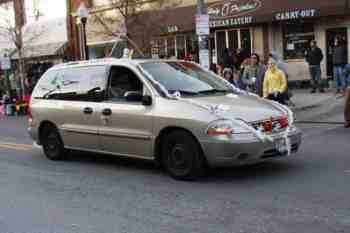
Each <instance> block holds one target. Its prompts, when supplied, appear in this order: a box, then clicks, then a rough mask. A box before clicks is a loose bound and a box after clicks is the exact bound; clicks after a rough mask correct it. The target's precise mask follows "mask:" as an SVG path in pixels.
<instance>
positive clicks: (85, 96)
mask: <svg viewBox="0 0 350 233" xmlns="http://www.w3.org/2000/svg"><path fill="white" fill-rule="evenodd" d="M292 115H293V114H292V112H291V111H290V110H289V109H288V108H287V107H284V106H282V105H279V104H278V103H274V102H271V101H268V100H264V99H261V98H259V97H257V96H255V95H251V94H247V93H245V92H242V91H240V90H238V89H235V88H234V87H233V86H232V85H231V84H230V83H228V82H227V81H225V80H224V79H222V78H221V77H219V76H216V75H215V74H214V73H211V72H209V71H206V70H204V69H202V68H201V67H200V66H199V65H197V64H195V63H191V62H185V61H176V60H174V61H172V60H128V59H113V58H112V59H103V60H94V61H86V62H73V63H67V64H62V65H57V66H54V67H53V68H51V69H50V70H48V71H47V72H46V73H45V74H44V75H43V77H42V78H41V79H40V81H39V82H38V84H37V86H36V87H35V89H34V92H33V94H32V98H31V102H30V121H29V133H30V135H31V137H32V138H33V139H34V141H35V142H36V143H37V144H38V145H41V146H42V147H43V151H44V153H45V154H46V156H47V157H48V158H49V159H52V160H61V159H64V158H65V157H66V156H67V151H69V150H79V151H89V152H97V153H104V154H112V155H117V156H126V157H132V158H141V159H147V160H154V161H156V162H159V163H160V164H161V165H163V166H164V167H165V168H166V170H167V171H168V172H169V174H170V175H171V176H172V177H174V178H176V179H181V180H193V179H196V178H199V177H200V176H201V175H203V174H204V172H205V170H206V168H208V167H227V166H235V165H244V164H251V163H258V162H261V161H266V160H271V159H277V158H282V157H287V156H288V155H290V154H291V153H294V152H296V151H297V150H298V148H299V146H300V144H301V132H300V130H299V129H297V128H296V127H295V126H294V124H293V116H292Z"/></svg>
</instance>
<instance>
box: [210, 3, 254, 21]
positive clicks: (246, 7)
mask: <svg viewBox="0 0 350 233" xmlns="http://www.w3.org/2000/svg"><path fill="white" fill-rule="evenodd" d="M260 7H261V1H260V0H226V1H224V2H223V3H216V4H213V5H211V6H210V7H208V14H209V15H210V19H211V20H223V19H229V18H234V17H238V16H242V15H246V14H248V13H251V12H254V11H256V10H257V9H259V8H260Z"/></svg>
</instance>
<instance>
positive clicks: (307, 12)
mask: <svg viewBox="0 0 350 233" xmlns="http://www.w3.org/2000/svg"><path fill="white" fill-rule="evenodd" d="M318 16H320V11H319V10H317V9H303V10H290V11H285V12H279V13H277V14H276V15H275V20H279V21H280V20H295V19H304V18H312V17H318Z"/></svg>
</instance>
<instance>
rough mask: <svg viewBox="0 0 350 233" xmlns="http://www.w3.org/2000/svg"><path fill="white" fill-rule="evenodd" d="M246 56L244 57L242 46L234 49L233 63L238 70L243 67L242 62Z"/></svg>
mask: <svg viewBox="0 0 350 233" xmlns="http://www.w3.org/2000/svg"><path fill="white" fill-rule="evenodd" d="M244 59H245V58H243V54H242V51H241V49H240V48H237V49H236V50H235V51H234V55H233V65H234V67H235V69H236V70H239V69H240V68H241V65H242V62H243V61H244Z"/></svg>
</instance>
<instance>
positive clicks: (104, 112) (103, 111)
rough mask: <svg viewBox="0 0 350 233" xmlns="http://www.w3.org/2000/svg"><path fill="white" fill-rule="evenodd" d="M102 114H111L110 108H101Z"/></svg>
mask: <svg viewBox="0 0 350 233" xmlns="http://www.w3.org/2000/svg"><path fill="white" fill-rule="evenodd" d="M102 115H104V116H110V115H112V110H111V109H109V108H105V109H103V110H102Z"/></svg>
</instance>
